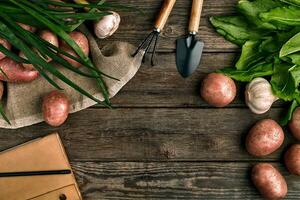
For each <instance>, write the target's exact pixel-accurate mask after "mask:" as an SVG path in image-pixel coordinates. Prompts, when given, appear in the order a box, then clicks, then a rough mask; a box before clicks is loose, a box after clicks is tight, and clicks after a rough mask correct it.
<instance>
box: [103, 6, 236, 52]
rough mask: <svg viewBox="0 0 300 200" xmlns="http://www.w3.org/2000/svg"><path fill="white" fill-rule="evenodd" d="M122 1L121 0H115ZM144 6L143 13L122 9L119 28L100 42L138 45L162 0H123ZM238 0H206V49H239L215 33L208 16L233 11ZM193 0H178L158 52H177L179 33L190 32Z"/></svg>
mask: <svg viewBox="0 0 300 200" xmlns="http://www.w3.org/2000/svg"><path fill="white" fill-rule="evenodd" d="M114 1H115V2H117V3H120V1H118V0H114ZM123 2H124V4H126V3H128V4H130V5H134V6H135V7H137V8H139V9H141V10H142V11H143V13H142V14H141V13H138V12H126V11H125V12H121V17H122V23H121V26H120V28H119V30H118V31H117V32H116V34H114V35H113V36H112V37H110V38H108V39H106V40H99V44H101V45H105V44H107V43H109V42H112V41H116V40H120V41H127V42H130V43H132V44H135V45H138V44H139V43H140V42H141V41H142V40H143V39H144V38H145V36H146V35H147V34H148V33H149V31H151V30H152V29H153V23H154V22H155V17H156V14H157V12H158V11H159V9H160V6H161V2H162V1H157V0H147V1H145V0H144V1H133V0H124V1H123V0H122V3H123ZM237 2H238V0H223V1H220V0H206V1H204V4H203V12H202V19H201V24H200V28H199V33H198V37H199V38H200V39H201V40H203V41H204V43H205V48H204V51H205V52H233V51H238V49H237V47H236V46H235V45H233V44H231V43H229V42H227V41H225V40H224V39H223V38H222V37H221V36H220V35H218V34H217V33H215V31H214V29H213V28H212V26H211V24H210V22H209V20H208V19H209V17H211V16H215V15H230V14H236V13H235V9H234V8H235V5H236V3H237ZM191 5H192V1H187V0H177V2H176V5H175V6H174V9H173V12H172V13H171V15H170V17H169V19H168V22H167V24H166V26H165V28H164V30H163V32H162V34H161V38H160V41H159V45H158V51H159V52H174V51H175V41H176V39H177V38H178V37H182V36H184V35H186V34H187V32H188V31H187V29H188V25H189V16H190V12H191Z"/></svg>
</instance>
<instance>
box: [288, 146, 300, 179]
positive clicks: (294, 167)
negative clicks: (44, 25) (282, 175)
mask: <svg viewBox="0 0 300 200" xmlns="http://www.w3.org/2000/svg"><path fill="white" fill-rule="evenodd" d="M284 163H285V166H286V168H287V169H288V170H289V172H290V173H291V174H295V175H298V176H300V144H294V145H293V146H291V147H290V148H289V149H288V150H287V152H286V153H285V154H284Z"/></svg>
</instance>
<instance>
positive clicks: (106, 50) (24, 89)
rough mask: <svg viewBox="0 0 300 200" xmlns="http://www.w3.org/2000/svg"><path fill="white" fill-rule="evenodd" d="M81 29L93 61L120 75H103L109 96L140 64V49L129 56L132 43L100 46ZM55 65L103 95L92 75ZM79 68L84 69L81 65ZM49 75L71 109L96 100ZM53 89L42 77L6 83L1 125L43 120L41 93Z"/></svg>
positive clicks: (78, 108)
mask: <svg viewBox="0 0 300 200" xmlns="http://www.w3.org/2000/svg"><path fill="white" fill-rule="evenodd" d="M81 31H82V32H83V33H84V34H85V35H86V36H87V37H88V39H89V42H90V49H91V57H92V60H93V62H94V64H95V65H96V66H97V67H98V68H99V69H100V70H101V71H103V72H104V73H106V74H109V75H111V76H113V77H115V78H118V79H120V81H116V80H113V79H109V78H104V81H105V83H106V85H107V87H108V91H109V96H110V98H112V97H113V96H115V95H116V94H117V93H118V92H119V91H120V89H121V88H122V87H123V86H124V85H125V84H126V83H127V82H128V81H129V80H130V79H131V78H132V77H133V76H134V75H135V74H136V72H137V71H138V69H139V67H140V65H141V61H142V57H143V52H140V53H139V54H138V55H137V56H135V57H132V56H131V55H132V53H133V52H134V50H135V47H134V46H132V45H130V44H128V43H125V42H114V43H111V44H109V45H107V46H105V47H103V48H102V49H101V50H100V49H99V47H98V44H97V42H96V40H95V38H94V36H93V35H92V34H91V33H90V32H89V31H88V30H87V29H86V28H85V27H81ZM57 67H58V69H59V70H60V71H61V72H62V73H63V74H64V75H65V76H67V77H68V78H69V79H71V80H72V81H73V82H75V83H76V84H78V85H79V86H81V87H82V88H84V89H85V90H86V91H88V92H89V93H90V94H93V95H94V96H95V97H97V98H99V99H100V100H103V99H104V98H103V96H102V94H101V92H100V90H99V88H98V87H97V83H96V81H95V80H94V79H92V78H87V77H83V76H80V75H78V74H75V73H74V72H71V71H70V70H67V69H65V68H63V67H60V66H57ZM82 68H83V67H82ZM82 68H80V69H82ZM82 70H83V71H84V69H82ZM49 76H50V77H51V78H53V80H54V81H56V82H57V83H58V84H59V85H60V86H61V87H62V88H63V89H64V90H63V92H64V93H65V94H66V95H67V96H68V98H69V100H70V102H71V107H70V112H71V113H74V112H77V111H80V110H83V109H85V108H88V107H90V106H92V105H95V104H96V103H95V102H94V101H93V100H91V99H89V98H87V97H85V96H83V95H81V94H79V93H78V92H77V91H75V90H74V89H73V88H71V87H69V86H68V85H66V84H64V83H63V82H61V81H60V80H59V79H57V78H56V77H53V76H52V75H49ZM53 90H55V88H54V87H53V86H52V85H50V84H49V83H48V82H47V81H46V80H45V79H44V78H43V77H39V78H38V79H36V80H35V81H33V82H31V83H26V84H11V83H8V84H7V96H6V97H5V98H4V99H3V101H4V102H3V104H4V109H5V112H6V115H7V117H8V118H9V120H10V122H11V125H9V124H7V122H5V121H4V120H3V119H2V118H1V119H0V127H1V128H8V129H16V128H21V127H25V126H30V125H32V124H36V123H39V122H42V121H43V116H42V110H41V105H42V97H43V96H44V95H46V94H48V93H49V92H51V91H53Z"/></svg>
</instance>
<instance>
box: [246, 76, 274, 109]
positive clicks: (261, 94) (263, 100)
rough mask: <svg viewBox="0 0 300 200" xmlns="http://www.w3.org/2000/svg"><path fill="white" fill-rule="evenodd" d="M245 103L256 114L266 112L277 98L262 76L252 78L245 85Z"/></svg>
mask: <svg viewBox="0 0 300 200" xmlns="http://www.w3.org/2000/svg"><path fill="white" fill-rule="evenodd" d="M245 97H246V104H247V105H248V107H249V108H250V110H251V111H252V112H254V113H256V114H263V113H265V112H267V111H268V110H269V109H270V108H271V106H272V104H273V103H274V102H275V101H276V100H277V99H278V97H276V96H275V95H274V94H273V92H272V86H271V84H270V83H269V82H268V81H267V80H266V79H264V78H255V79H253V80H252V81H251V82H250V83H249V84H248V85H247V87H246V91H245Z"/></svg>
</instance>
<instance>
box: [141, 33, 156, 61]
mask: <svg viewBox="0 0 300 200" xmlns="http://www.w3.org/2000/svg"><path fill="white" fill-rule="evenodd" d="M155 35H156V34H155V33H154V32H153V35H152V37H151V39H150V40H149V41H150V42H149V45H148V46H147V48H146V49H145V54H144V57H143V60H142V61H143V62H145V59H146V54H147V53H148V51H149V49H150V47H151V44H152V41H153V39H154V37H155Z"/></svg>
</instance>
